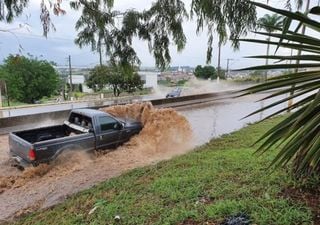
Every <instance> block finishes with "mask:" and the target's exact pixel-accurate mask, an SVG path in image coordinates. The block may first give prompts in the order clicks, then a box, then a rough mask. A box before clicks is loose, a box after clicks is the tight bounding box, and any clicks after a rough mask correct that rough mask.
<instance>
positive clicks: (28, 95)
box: [0, 55, 59, 103]
mask: <svg viewBox="0 0 320 225" xmlns="http://www.w3.org/2000/svg"><path fill="white" fill-rule="evenodd" d="M1 69H2V71H3V75H2V77H0V80H1V79H3V80H5V81H6V83H7V88H8V94H9V98H11V99H15V100H17V101H21V102H24V103H34V101H36V100H40V99H41V98H42V97H44V96H47V97H50V95H52V94H54V93H55V91H57V88H58V84H59V76H58V74H57V72H56V71H55V69H54V68H53V66H52V65H51V63H49V62H48V61H46V60H38V59H37V58H27V57H24V56H13V55H10V56H9V57H8V58H7V59H6V60H5V63H4V65H3V66H2V68H1Z"/></svg>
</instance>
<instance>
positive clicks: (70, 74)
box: [69, 55, 73, 99]
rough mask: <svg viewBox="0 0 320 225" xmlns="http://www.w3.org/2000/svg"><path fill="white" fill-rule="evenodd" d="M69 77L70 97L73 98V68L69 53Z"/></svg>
mask: <svg viewBox="0 0 320 225" xmlns="http://www.w3.org/2000/svg"><path fill="white" fill-rule="evenodd" d="M69 79H70V90H69V99H70V98H71V95H72V92H73V87H72V70H71V56H70V55H69Z"/></svg>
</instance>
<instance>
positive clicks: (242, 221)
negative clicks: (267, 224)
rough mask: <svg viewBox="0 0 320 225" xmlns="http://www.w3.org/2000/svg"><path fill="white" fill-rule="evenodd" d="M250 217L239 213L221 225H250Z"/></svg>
mask: <svg viewBox="0 0 320 225" xmlns="http://www.w3.org/2000/svg"><path fill="white" fill-rule="evenodd" d="M250 224H251V220H250V217H249V216H248V215H247V214H246V213H239V214H237V215H234V216H231V217H229V218H227V219H225V221H224V222H223V223H222V224H221V225H250Z"/></svg>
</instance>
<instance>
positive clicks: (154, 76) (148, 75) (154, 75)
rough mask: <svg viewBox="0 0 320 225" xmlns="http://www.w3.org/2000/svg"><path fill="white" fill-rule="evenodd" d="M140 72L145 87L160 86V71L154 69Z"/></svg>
mask: <svg viewBox="0 0 320 225" xmlns="http://www.w3.org/2000/svg"><path fill="white" fill-rule="evenodd" d="M138 74H139V75H140V77H141V80H142V81H143V83H144V85H143V87H144V88H157V87H158V75H159V73H158V72H152V71H139V72H138Z"/></svg>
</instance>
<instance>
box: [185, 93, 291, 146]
mask: <svg viewBox="0 0 320 225" xmlns="http://www.w3.org/2000/svg"><path fill="white" fill-rule="evenodd" d="M266 96H267V94H256V95H252V96H246V97H242V98H238V99H229V100H226V101H224V102H217V103H214V104H212V105H203V106H201V105H197V106H196V107H187V108H182V109H179V112H180V113H181V114H182V115H184V116H185V117H186V118H187V120H188V121H189V123H190V125H191V127H192V131H193V135H194V140H195V145H196V146H199V145H202V144H205V143H207V142H208V141H210V140H211V139H212V138H215V137H219V136H221V135H223V134H228V133H230V132H233V131H236V130H239V129H240V128H242V127H244V126H246V125H247V124H249V123H253V122H257V121H259V120H262V119H263V118H265V117H266V116H268V115H270V114H271V113H273V112H275V111H276V110H279V109H281V108H282V107H285V106H286V104H287V103H284V104H283V105H281V106H278V107H275V108H273V109H270V110H268V111H266V112H262V113H258V114H256V115H253V116H251V117H249V118H245V119H243V118H244V117H246V116H247V115H249V114H250V113H252V112H254V111H255V110H257V109H260V108H261V107H263V106H266V105H267V104H269V103H270V102H271V101H270V100H266V101H263V102H257V101H258V100H260V99H262V98H263V97H266Z"/></svg>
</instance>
